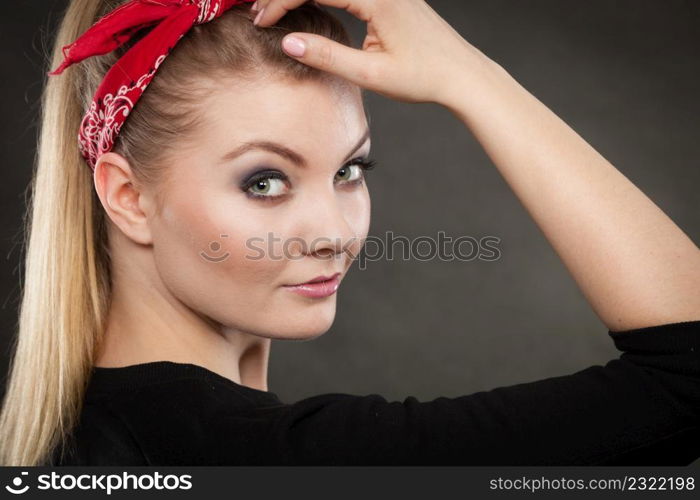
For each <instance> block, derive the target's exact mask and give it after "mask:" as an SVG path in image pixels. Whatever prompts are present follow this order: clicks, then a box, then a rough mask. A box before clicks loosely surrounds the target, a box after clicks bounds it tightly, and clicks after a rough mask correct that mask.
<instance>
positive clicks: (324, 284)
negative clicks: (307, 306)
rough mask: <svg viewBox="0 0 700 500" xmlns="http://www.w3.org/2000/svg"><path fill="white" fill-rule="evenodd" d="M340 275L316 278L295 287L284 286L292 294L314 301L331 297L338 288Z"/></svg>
mask: <svg viewBox="0 0 700 500" xmlns="http://www.w3.org/2000/svg"><path fill="white" fill-rule="evenodd" d="M339 277H340V273H335V274H334V275H332V276H317V277H315V278H314V279H312V280H309V281H307V282H305V283H299V284H297V285H285V288H287V289H289V290H290V291H292V292H295V293H298V294H299V295H303V296H304V297H311V298H314V299H318V298H323V297H328V296H330V295H333V294H334V293H335V292H336V290H338V287H339V286H340V279H339Z"/></svg>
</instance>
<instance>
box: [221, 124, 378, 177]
mask: <svg viewBox="0 0 700 500" xmlns="http://www.w3.org/2000/svg"><path fill="white" fill-rule="evenodd" d="M367 139H369V129H366V130H365V132H364V134H362V137H361V138H360V140H359V141H357V144H356V145H355V147H353V148H352V149H351V150H350V153H349V154H348V156H346V157H345V159H344V160H343V163H345V162H347V161H348V160H350V159H351V158H352V155H353V154H355V151H357V150H358V149H360V146H362V145H363V144H364V143H365V142H366V141H367ZM254 149H263V150H265V151H269V152H270V153H274V154H276V155H279V156H281V157H283V158H285V159H287V160H289V161H290V162H292V163H294V164H296V165H299V166H300V167H302V168H306V167H308V165H309V162H308V161H307V160H306V158H304V156H302V155H301V154H299V153H297V152H296V151H294V150H293V149H290V148H288V147H287V146H284V145H282V144H280V143H279V142H274V141H267V140H260V141H248V142H244V143H243V144H241V145H240V146H238V147H237V148H236V149H234V150H233V151H230V152H228V153H226V154H225V155H224V156H223V157H222V159H221V161H222V163H225V162H228V161H231V160H233V159H235V158H238V157H239V156H241V155H243V154H244V153H247V152H248V151H252V150H254Z"/></svg>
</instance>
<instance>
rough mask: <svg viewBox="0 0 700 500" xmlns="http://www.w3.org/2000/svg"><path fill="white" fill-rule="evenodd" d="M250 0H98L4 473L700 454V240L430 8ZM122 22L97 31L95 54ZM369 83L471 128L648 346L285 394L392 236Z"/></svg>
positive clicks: (45, 144) (77, 23)
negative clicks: (373, 201) (522, 372)
mask: <svg viewBox="0 0 700 500" xmlns="http://www.w3.org/2000/svg"><path fill="white" fill-rule="evenodd" d="M239 3H240V2H223V3H222V2H216V1H214V2H211V1H209V0H202V1H197V2H190V1H188V0H167V1H166V0H161V1H158V2H154V1H152V0H141V1H136V2H129V3H128V4H123V3H122V2H115V1H106V0H103V1H98V0H72V2H71V4H70V6H69V8H68V11H67V12H66V14H65V16H64V19H63V22H62V24H61V27H60V30H59V33H58V36H57V40H56V47H55V50H54V56H53V62H52V63H53V66H52V67H56V66H57V65H59V63H61V61H63V63H62V64H61V65H60V66H59V68H58V69H57V70H55V71H54V72H53V75H54V76H52V77H51V78H50V79H49V81H48V82H47V87H46V91H45V97H44V109H43V127H42V136H41V144H40V150H39V159H38V167H37V171H36V178H35V181H34V190H33V207H32V216H31V233H30V239H29V249H28V254H27V272H26V286H25V289H24V297H23V303H22V309H21V317H20V328H19V334H18V338H17V348H16V352H15V354H14V358H13V363H12V367H11V372H10V377H9V380H8V389H7V396H6V399H5V402H4V407H3V413H2V417H1V420H0V443H1V444H0V447H1V449H0V452H1V456H2V463H3V464H6V465H34V464H41V463H51V464H56V465H67V464H85V465H204V464H209V465H212V464H218V465H242V464H247V465H260V464H275V465H282V464H317V465H318V464H361V465H371V464H480V465H487V464H490V465H494V464H507V465H518V464H528V465H536V464H558V465H568V464H642V463H653V464H687V463H689V462H690V461H692V460H694V459H695V458H697V457H698V456H699V455H700V437H699V435H700V433H699V421H700V397H699V395H700V363H699V362H698V361H699V360H700V358H699V356H700V349H699V347H700V341H699V339H700V288H699V284H700V251H698V248H697V246H696V245H695V244H694V243H693V242H692V241H691V240H690V239H689V238H688V237H687V236H686V235H685V234H684V233H683V232H682V231H681V230H680V229H679V228H678V227H677V226H676V225H675V224H674V223H673V222H672V221H671V220H669V218H668V217H667V216H666V215H665V214H664V213H662V212H661V210H659V208H658V207H657V206H656V205H654V204H653V203H652V202H651V201H650V200H649V199H648V198H647V197H646V196H645V195H644V194H643V193H642V192H640V191H639V190H638V189H637V188H636V187H635V186H634V185H633V184H632V183H631V182H630V181H629V180H627V179H626V178H625V177H624V176H623V175H622V174H621V173H620V172H619V171H617V170H616V169H615V168H614V167H613V166H612V165H611V164H610V163H608V162H607V161H606V160H605V159H604V158H602V157H601V156H600V155H599V154H598V153H597V152H596V151H594V150H593V149H592V148H591V147H590V146H589V145H588V144H587V143H586V142H585V141H584V140H583V139H581V137H579V136H578V135H577V134H576V133H575V132H574V131H573V130H571V129H570V128H569V127H568V126H567V125H566V124H565V123H563V122H562V121H561V120H560V119H559V118H558V117H557V116H555V115H554V114H553V113H552V112H551V111H550V110H548V109H547V108H546V107H545V106H544V105H543V104H541V103H540V102H539V101H538V100H537V99H535V98H534V97H533V96H532V95H530V94H529V93H528V92H527V91H526V90H525V89H524V88H522V87H521V86H520V85H519V84H518V83H517V82H516V81H515V80H514V79H513V78H512V77H511V76H510V75H509V74H508V73H507V72H506V71H505V70H504V69H503V68H501V67H500V66H498V65H497V64H496V63H494V62H493V61H492V60H490V59H489V58H488V57H486V56H485V55H484V54H483V53H481V52H480V51H478V50H477V49H476V48H474V47H473V46H472V45H470V44H469V43H468V42H467V41H465V40H464V39H463V38H462V37H461V36H460V35H459V34H458V33H456V32H455V31H454V30H453V29H452V28H451V27H450V26H449V25H448V24H447V23H446V22H445V21H444V20H443V19H441V18H440V17H439V16H438V15H437V14H436V13H435V12H434V11H433V10H432V9H431V8H430V7H429V6H428V5H427V4H426V3H425V2H423V1H421V0H406V1H402V2H394V1H386V0H384V1H383V0H342V1H341V0H322V1H320V2H318V3H320V4H323V5H327V6H332V7H347V8H348V10H349V11H350V12H351V13H352V14H354V15H356V16H357V17H358V18H360V19H362V20H364V21H366V22H367V23H368V34H367V38H366V39H365V42H364V45H363V50H356V49H352V48H350V47H349V45H350V44H349V40H348V37H347V34H346V33H345V31H344V30H343V29H342V26H341V25H340V24H339V23H338V21H337V20H336V19H335V18H333V17H332V16H331V15H329V14H328V13H326V12H325V11H324V10H323V9H320V8H318V6H317V5H313V4H309V3H306V4H305V5H302V4H304V3H305V2H303V1H302V0H267V1H266V0H258V2H256V4H255V5H253V6H252V7H251V6H250V5H247V4H246V3H242V4H240V5H229V4H239ZM119 4H121V7H120V9H121V10H119V11H117V10H114V9H115V8H116V7H117V6H118V5H119ZM135 4H140V5H135ZM193 5H194V6H195V7H193ZM129 9H133V10H132V11H129ZM146 9H150V10H146ZM158 9H160V10H162V11H163V12H165V14H163V12H161V11H160V10H158ZM156 10H158V12H156ZM127 11H128V12H131V13H130V14H129V15H127V14H126V13H127ZM107 13H111V14H110V15H109V17H107V18H106V19H107V20H105V21H104V24H103V25H102V29H103V30H102V32H100V34H99V36H98V35H97V34H95V35H94V36H95V38H94V39H93V42H94V43H92V45H90V44H88V43H87V42H85V41H83V42H82V43H77V44H72V45H71V46H68V44H69V43H71V42H73V41H74V40H76V39H78V37H79V36H80V35H81V34H82V33H84V32H86V30H87V29H88V28H89V27H90V26H91V25H93V23H95V22H96V21H97V20H98V19H100V18H102V16H103V15H105V14H107ZM146 13H147V14H146ZM138 16H142V17H143V19H146V18H148V19H150V17H149V16H153V18H155V17H158V16H160V17H158V19H159V21H158V22H159V23H160V24H158V27H156V28H153V31H154V32H155V30H157V29H162V32H159V33H158V36H156V37H150V38H149V35H150V32H149V31H148V30H139V29H137V28H134V27H133V23H132V24H129V22H131V21H133V19H134V18H136V17H138ZM188 16H189V17H188ZM253 18H255V22H251V21H253ZM103 19H104V18H103ZM183 19H184V21H183ZM120 23H121V24H120ZM166 23H169V27H167V28H161V26H164V25H165V24H166ZM188 23H189V25H188ZM176 25H177V26H176ZM175 26H176V27H175ZM176 28H177V29H176ZM110 29H112V30H117V29H119V30H121V31H118V32H115V31H110ZM178 29H182V31H183V34H185V33H186V34H187V36H183V37H182V39H181V40H180V38H179V35H178V33H179V32H178V31H177V30H178ZM97 31H99V30H97ZM97 31H96V32H95V33H97ZM290 32H294V34H293V35H288V34H289V33H290ZM173 34H174V35H173ZM165 35H168V36H172V37H173V40H175V41H177V44H176V45H174V44H170V43H165V42H164V41H163V40H165V38H164V37H165ZM287 35H288V36H287ZM100 37H101V38H100ZM132 37H133V38H132ZM130 38H131V39H130ZM129 39H130V40H129ZM95 40H97V41H99V43H97V42H95ZM136 40H139V42H137V41H136ZM141 40H144V41H146V42H143V44H142V45H141V46H140V48H139V47H136V45H138V43H141ZM124 42H126V43H124ZM122 43H124V45H121V44H122ZM159 43H160V44H161V45H162V47H161V49H164V50H165V49H167V53H164V54H162V55H161V56H160V57H157V58H156V57H155V56H156V55H158V54H159V52H158V51H155V52H154V49H153V47H152V46H155V45H157V44H159ZM147 44H151V45H152V46H151V45H148V46H147ZM130 47H134V50H133V51H131V52H127V50H128V49H129V48H130ZM280 47H282V49H283V50H284V52H283V51H282V50H280ZM61 48H63V50H61ZM100 54H103V55H100ZM129 54H131V55H129ZM134 54H137V55H136V56H135V55H134ZM166 55H167V57H165V56H166ZM121 56H124V58H123V59H119V57H121ZM129 57H131V59H128V60H127V58H129ZM117 60H119V63H117ZM77 63H80V66H77V65H76V66H75V67H72V68H69V69H68V70H66V71H65V73H63V74H60V73H59V72H62V71H63V70H64V69H66V68H68V67H69V66H71V65H73V64H77ZM139 65H142V68H143V71H142V73H141V72H137V71H133V72H132V69H133V68H136V67H140V66H139ZM78 68H79V69H78ZM110 68H111V69H112V70H114V68H117V69H116V70H114V71H112V70H110ZM108 70H110V73H108ZM59 74H60V76H58V75H59ZM138 75H142V78H138V80H137V78H136V77H135V76H138ZM130 80H131V81H130ZM151 80H152V81H151ZM124 82H125V83H124ZM122 83H123V85H122ZM146 85H147V86H148V90H147V91H146V92H144V90H145V89H144V87H145V86H146ZM361 88H365V89H369V90H372V91H375V92H377V93H380V94H382V95H385V96H387V97H390V98H392V99H396V100H400V101H404V102H434V103H438V104H440V105H443V106H445V107H447V108H448V109H449V110H451V111H452V112H453V113H455V115H456V116H458V117H459V118H460V119H461V120H462V121H463V122H464V124H465V125H466V126H467V127H468V128H469V129H470V130H471V132H472V133H473V134H474V135H475V136H476V138H477V139H478V140H479V141H480V143H481V144H482V145H483V147H484V149H485V150H486V152H487V153H488V154H489V156H490V157H491V159H492V160H493V162H494V164H495V165H496V167H497V168H498V169H499V171H500V172H501V174H502V175H503V177H504V178H505V179H506V181H507V182H508V184H509V185H510V187H511V188H512V189H513V191H514V192H515V194H516V196H517V197H518V198H519V199H520V201H521V202H522V203H523V204H524V206H525V207H526V208H527V210H528V212H529V213H530V214H531V215H532V217H533V218H534V219H535V221H536V223H537V224H538V226H539V227H540V228H541V229H542V231H543V232H544V234H545V235H546V237H547V239H548V241H549V242H550V243H551V244H552V245H553V247H554V249H555V250H556V252H557V253H558V255H559V256H560V257H561V258H562V260H563V262H564V263H565V264H566V266H567V268H568V269H569V271H570V272H571V274H572V275H573V277H574V278H575V280H576V282H577V284H578V285H579V287H580V288H581V290H582V291H583V293H584V294H585V297H586V298H587V300H588V301H589V303H590V304H591V307H592V308H593V310H594V311H595V312H596V314H597V315H598V316H599V317H600V318H601V320H602V321H603V322H604V324H605V325H606V327H607V328H609V330H610V332H609V334H610V336H611V337H612V339H613V341H614V342H615V345H616V347H617V348H618V349H620V350H622V351H623V355H622V356H621V358H620V359H615V360H612V361H610V362H609V363H607V364H606V365H605V366H592V367H589V368H587V369H585V370H581V371H579V372H576V373H574V374H570V375H566V376H562V377H555V378H550V379H545V380H540V381H536V382H531V383H527V384H519V385H516V386H512V387H501V388H497V389H494V390H492V391H489V392H479V393H476V394H471V395H467V396H462V397H458V398H444V397H443V398H437V399H435V400H433V401H430V402H419V401H418V400H416V399H415V398H413V397H408V398H406V399H405V400H404V401H403V402H398V401H396V402H388V401H387V400H386V399H384V398H382V397H381V396H378V395H375V394H373V395H368V396H355V395H349V394H323V395H319V396H315V397H311V398H306V399H303V400H300V401H297V402H295V403H292V404H288V403H285V402H282V401H281V400H280V399H279V398H278V397H277V396H276V395H275V394H274V393H273V392H269V391H268V388H267V365H268V356H269V350H270V341H271V339H310V338H313V337H316V336H319V335H321V334H323V333H324V332H325V331H327V330H328V329H329V327H330V326H331V323H332V322H333V318H334V315H335V304H336V302H335V300H336V293H335V292H336V290H337V288H338V285H339V283H340V281H342V279H343V277H344V276H345V274H346V273H347V271H348V269H349V266H350V265H351V263H352V259H353V256H356V255H357V253H358V252H359V250H360V248H361V246H362V242H363V240H364V239H365V237H366V236H367V231H368V226H369V212H370V210H369V208H370V200H369V195H368V191H367V186H366V182H365V175H364V173H365V170H367V169H369V168H371V167H372V162H371V161H370V160H368V158H367V155H368V154H369V146H370V141H369V135H368V130H367V129H368V127H367V120H366V117H365V113H364V110H363V106H362V97H361ZM110 89H112V90H113V92H107V90H110ZM117 89H120V90H117ZM124 89H126V90H124ZM130 92H133V95H132V94H130ZM140 94H143V95H142V96H141V95H140ZM115 96H116V97H115ZM91 99H92V101H91ZM119 99H122V100H121V101H119ZM129 99H137V100H138V104H135V103H134V102H132V101H131V100H129ZM120 106H121V107H120ZM85 110H87V111H85ZM232 110H235V112H232ZM127 116H128V120H127V119H126V117H127ZM120 120H123V127H120V123H119V121H120ZM78 130H79V131H80V134H79V141H78V142H76V141H75V132H76V131H78ZM117 139H118V140H117ZM81 155H82V158H81ZM84 161H86V162H87V164H88V166H89V167H90V170H88V169H87V168H85V165H84ZM572 221H575V223H572ZM271 236H273V237H272V238H271ZM591 270H594V271H595V272H591ZM28 387H29V388H31V391H28V390H27V388H28Z"/></svg>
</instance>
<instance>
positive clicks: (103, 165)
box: [93, 152, 155, 245]
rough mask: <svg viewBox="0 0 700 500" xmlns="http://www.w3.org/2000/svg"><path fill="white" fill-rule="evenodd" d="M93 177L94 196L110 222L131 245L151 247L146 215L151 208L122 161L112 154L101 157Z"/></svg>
mask: <svg viewBox="0 0 700 500" xmlns="http://www.w3.org/2000/svg"><path fill="white" fill-rule="evenodd" d="M93 178H94V182H95V191H96V192H97V196H98V197H99V198H100V201H101V202H102V206H103V207H104V209H105V212H107V216H108V217H109V218H110V219H111V220H112V222H113V223H114V224H115V225H116V226H117V227H119V229H121V231H122V232H123V233H124V235H126V237H127V238H129V239H131V240H133V241H134V242H136V243H140V244H142V245H149V244H151V243H152V241H153V240H152V235H151V229H150V226H149V224H148V216H149V215H150V214H152V213H153V212H154V211H153V210H152V209H153V208H154V207H155V205H154V203H153V200H152V199H151V196H150V195H149V194H148V193H146V192H144V191H143V190H142V188H141V187H140V186H139V184H138V182H137V181H136V178H135V177H134V174H133V172H132V170H131V166H130V165H129V162H128V161H127V160H126V158H124V157H123V156H121V155H120V154H118V153H114V152H109V153H105V154H103V155H102V156H100V158H99V160H98V161H97V164H96V165H95V173H94V176H93Z"/></svg>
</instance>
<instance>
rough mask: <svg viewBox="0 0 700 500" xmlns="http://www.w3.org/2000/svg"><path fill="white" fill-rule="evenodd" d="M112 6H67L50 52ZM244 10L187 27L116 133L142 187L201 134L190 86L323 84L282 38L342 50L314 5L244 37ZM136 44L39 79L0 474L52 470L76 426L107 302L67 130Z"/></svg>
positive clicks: (111, 1) (106, 0)
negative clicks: (253, 81) (305, 36)
mask: <svg viewBox="0 0 700 500" xmlns="http://www.w3.org/2000/svg"><path fill="white" fill-rule="evenodd" d="M121 3H124V2H123V1H122V0H72V1H71V2H70V5H69V6H68V8H67V9H66V12H65V13H64V14H63V17H62V21H61V23H60V26H59V29H58V32H57V34H56V38H55V40H54V42H53V49H52V54H51V57H50V64H49V65H48V66H49V67H48V68H47V71H48V70H49V69H53V68H55V67H57V66H58V64H59V63H60V62H61V61H62V60H63V54H62V52H61V47H63V46H64V45H67V44H69V43H70V42H72V41H73V40H75V39H76V38H78V36H79V35H80V34H82V33H83V32H84V31H86V30H87V29H88V28H89V27H90V26H91V25H92V24H93V23H94V22H95V21H96V20H97V19H98V18H99V17H101V16H102V15H104V14H106V13H107V12H109V11H111V10H112V9H114V8H115V7H116V6H118V5H119V4H121ZM249 8H250V4H242V5H238V6H235V7H233V8H232V9H231V10H229V11H227V12H226V13H224V15H222V16H221V17H220V18H218V19H216V20H214V21H212V22H210V23H206V24H203V25H199V26H195V27H193V28H192V30H191V31H190V32H189V33H188V34H187V35H185V37H183V38H182V39H181V40H180V42H178V45H177V46H176V47H175V48H174V50H173V51H172V53H171V54H170V55H169V56H168V58H166V60H165V61H164V62H163V64H162V65H161V66H160V68H159V69H158V73H157V75H156V77H155V78H154V79H153V81H152V83H151V84H150V85H149V87H148V89H147V90H146V92H145V93H144V94H143V96H142V97H141V99H140V100H139V102H138V104H137V105H136V107H135V109H134V110H133V112H132V113H131V114H130V116H129V119H128V120H127V121H126V123H125V124H124V126H123V127H122V129H121V132H120V135H119V137H118V139H117V142H116V144H115V147H114V150H115V151H116V152H119V153H120V154H122V155H123V156H124V157H125V158H126V159H127V160H128V161H129V162H130V165H131V167H132V170H133V171H134V175H135V176H136V177H137V178H138V179H139V180H140V181H143V182H157V181H158V180H159V179H160V174H161V173H162V172H163V171H165V169H164V168H162V166H163V165H165V164H166V163H167V158H166V157H167V155H168V152H169V151H172V150H173V147H172V145H173V144H178V147H180V145H181V144H183V143H184V142H185V141H186V140H187V138H188V137H190V136H191V133H192V132H193V130H195V128H196V127H197V126H198V125H199V124H200V120H199V118H200V117H199V115H198V114H197V112H196V104H197V100H198V98H199V97H200V96H201V94H200V92H204V91H205V90H204V89H202V88H198V87H197V85H196V84H197V81H198V79H199V78H202V77H208V78H211V79H213V80H216V78H218V77H220V76H225V75H227V74H230V75H233V76H235V77H242V78H245V77H247V76H252V75H255V74H260V71H261V69H262V68H264V69H265V72H266V74H268V75H274V76H284V77H291V78H292V79H297V80H304V79H325V78H327V77H328V75H327V74H324V73H322V72H320V71H318V70H315V69H313V68H310V67H308V66H306V65H304V64H302V63H299V62H297V61H295V60H293V59H292V58H290V57H288V56H287V55H285V54H284V53H283V52H282V51H281V50H280V48H279V47H280V42H281V39H282V37H283V36H284V35H285V34H287V33H288V32H290V31H305V32H309V33H315V34H319V35H322V36H325V37H327V38H330V39H332V40H335V41H337V42H339V43H342V44H344V45H350V44H351V42H350V37H349V35H348V33H347V32H346V30H345V29H344V27H343V25H342V24H341V23H340V22H339V21H338V19H336V18H335V17H334V16H332V15H331V14H330V13H328V12H326V11H325V10H324V9H323V8H321V7H319V6H318V5H315V4H313V3H307V4H305V5H303V6H302V7H300V8H298V9H295V10H293V11H291V12H289V13H288V14H287V15H286V16H285V17H283V18H282V19H281V20H280V21H279V22H278V23H277V24H276V25H275V26H274V27H272V28H266V29H258V28H257V27H255V26H253V24H252V22H251V19H252V13H251V12H250V10H249ZM145 34H146V33H143V34H140V35H137V37H136V38H135V39H134V40H132V41H131V42H129V43H128V44H126V45H125V46H123V47H121V48H119V49H117V50H116V51H114V52H113V53H111V54H105V55H103V56H97V57H92V58H89V59H87V60H85V61H83V62H81V63H80V64H78V65H74V66H72V67H70V68H68V69H67V70H65V71H64V73H63V74H62V75H60V76H53V77H48V79H47V80H46V81H45V86H44V92H43V95H42V102H41V104H42V109H41V129H40V136H39V144H38V149H37V155H36V163H35V168H34V173H33V178H32V183H31V186H30V188H31V197H30V204H29V207H28V212H27V216H26V219H25V220H26V229H25V248H26V253H25V273H24V275H25V282H24V283H23V286H22V297H21V304H20V308H19V322H18V331H17V332H16V337H14V338H13V346H12V347H13V352H12V358H11V360H10V370H9V375H8V378H7V383H6V393H5V398H4V401H3V406H2V412H1V413H0V464H2V465H4V466H34V465H51V464H52V460H53V458H52V457H54V455H53V453H54V452H55V451H56V450H59V451H61V453H63V452H64V446H65V442H66V439H67V438H68V436H69V435H70V433H71V432H72V430H73V429H74V427H75V426H76V425H77V423H78V421H79V418H80V413H81V410H82V401H83V397H84V394H85V389H86V387H87V383H88V382H89V377H90V372H91V369H92V366H93V362H94V359H95V353H96V352H97V350H98V348H99V346H100V341H101V338H102V335H103V331H104V326H105V321H106V317H107V313H108V310H109V303H110V290H111V288H110V257H109V245H108V241H107V230H106V229H107V228H106V224H107V220H106V217H105V213H104V211H103V209H102V205H101V204H100V201H99V198H98V197H97V195H96V194H95V190H94V185H93V177H92V173H91V171H90V169H89V168H88V167H87V165H86V164H85V163H84V161H83V159H82V157H81V156H80V154H79V150H78V142H77V131H78V127H79V124H80V121H81V118H82V115H83V112H84V110H85V109H87V107H88V104H89V102H90V100H91V99H92V96H93V94H94V93H95V91H96V89H97V86H98V85H99V83H100V81H101V80H102V78H103V76H104V75H105V73H106V72H107V70H108V69H109V68H110V67H111V66H112V65H113V64H114V62H115V61H116V60H117V59H118V58H119V57H120V56H121V55H122V54H123V53H124V52H125V51H126V50H128V48H130V47H131V46H132V45H133V44H134V43H135V42H136V41H138V38H140V37H142V36H143V35H145Z"/></svg>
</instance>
